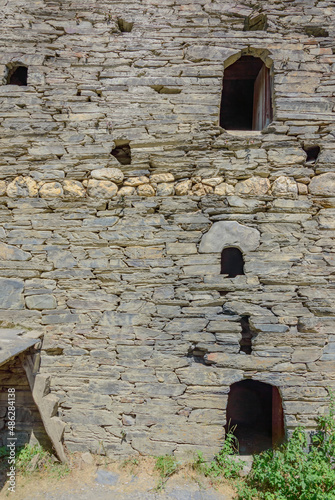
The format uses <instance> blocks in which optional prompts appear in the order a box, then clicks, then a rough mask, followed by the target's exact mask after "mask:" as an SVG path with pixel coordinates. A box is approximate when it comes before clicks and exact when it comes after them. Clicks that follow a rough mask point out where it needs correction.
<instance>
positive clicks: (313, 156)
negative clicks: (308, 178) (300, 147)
mask: <svg viewBox="0 0 335 500" xmlns="http://www.w3.org/2000/svg"><path fill="white" fill-rule="evenodd" d="M304 151H305V153H306V154H307V158H306V162H308V163H314V162H315V161H316V160H317V159H318V156H319V154H320V146H305V147H304Z"/></svg>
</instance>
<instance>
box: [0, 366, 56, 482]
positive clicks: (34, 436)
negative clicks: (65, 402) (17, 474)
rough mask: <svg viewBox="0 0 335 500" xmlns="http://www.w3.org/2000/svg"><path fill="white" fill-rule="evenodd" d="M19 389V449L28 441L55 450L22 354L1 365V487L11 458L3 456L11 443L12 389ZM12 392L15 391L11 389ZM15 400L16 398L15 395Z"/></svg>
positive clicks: (17, 410) (17, 405) (17, 391)
mask: <svg viewBox="0 0 335 500" xmlns="http://www.w3.org/2000/svg"><path fill="white" fill-rule="evenodd" d="M13 388H14V389H15V430H14V433H15V436H14V437H15V438H16V441H15V444H16V449H18V448H19V447H22V446H24V445H25V444H26V443H29V444H32V445H34V444H35V443H39V444H40V445H41V446H43V448H45V449H46V450H48V451H50V452H51V453H53V450H52V445H51V442H50V439H49V437H48V435H47V434H46V432H45V429H44V426H43V423H42V419H41V416H40V413H39V411H38V408H37V406H36V404H35V402H34V400H33V397H32V393H31V390H30V387H29V383H28V380H27V376H26V373H25V370H24V368H23V366H22V364H21V361H20V359H19V357H18V356H16V357H15V358H13V359H11V360H10V361H8V362H7V363H5V364H3V365H2V366H0V452H1V455H0V491H1V490H2V489H3V487H4V485H5V483H6V481H7V472H8V471H9V464H8V459H7V458H6V457H3V456H2V455H3V452H4V451H5V449H7V450H8V447H7V445H8V444H9V443H10V442H9V441H8V438H9V437H11V436H10V435H9V428H8V422H9V421H10V419H11V414H9V411H10V410H9V408H8V389H13ZM11 393H12V391H11ZM11 401H13V399H11Z"/></svg>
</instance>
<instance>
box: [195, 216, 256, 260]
mask: <svg viewBox="0 0 335 500" xmlns="http://www.w3.org/2000/svg"><path fill="white" fill-rule="evenodd" d="M259 242H260V233H259V231H258V230H257V229H254V228H252V227H248V226H244V225H242V224H240V223H239V222H235V221H220V222H215V223H214V224H213V226H212V227H211V228H210V230H209V231H208V233H206V234H205V235H204V236H203V237H202V239H201V243H200V246H199V252H200V253H215V252H221V251H222V250H223V249H224V248H227V247H237V248H239V249H240V250H241V251H242V252H251V251H253V250H256V248H257V247H258V246H259Z"/></svg>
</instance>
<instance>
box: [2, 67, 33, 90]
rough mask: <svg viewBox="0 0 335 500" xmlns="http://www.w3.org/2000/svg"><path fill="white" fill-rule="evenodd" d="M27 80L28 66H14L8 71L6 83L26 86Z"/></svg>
mask: <svg viewBox="0 0 335 500" xmlns="http://www.w3.org/2000/svg"><path fill="white" fill-rule="evenodd" d="M27 80H28V68H26V67H25V66H16V67H15V68H12V69H11V70H10V71H9V72H8V76H7V85H20V86H26V85H27Z"/></svg>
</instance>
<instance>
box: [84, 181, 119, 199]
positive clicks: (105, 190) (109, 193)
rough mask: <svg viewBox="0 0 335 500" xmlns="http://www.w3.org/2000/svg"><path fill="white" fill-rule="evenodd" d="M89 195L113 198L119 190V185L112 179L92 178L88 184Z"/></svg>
mask: <svg viewBox="0 0 335 500" xmlns="http://www.w3.org/2000/svg"><path fill="white" fill-rule="evenodd" d="M87 190H88V195H89V196H91V197H92V198H113V196H115V195H116V193H117V192H118V187H117V185H116V184H114V182H111V181H98V180H95V179H90V180H89V181H88V184H87Z"/></svg>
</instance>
